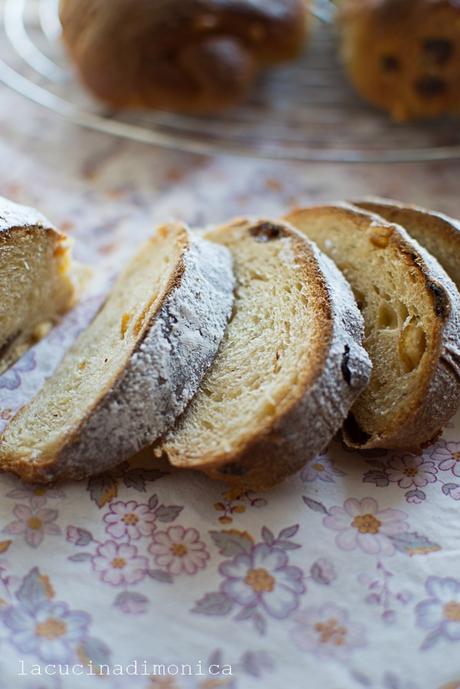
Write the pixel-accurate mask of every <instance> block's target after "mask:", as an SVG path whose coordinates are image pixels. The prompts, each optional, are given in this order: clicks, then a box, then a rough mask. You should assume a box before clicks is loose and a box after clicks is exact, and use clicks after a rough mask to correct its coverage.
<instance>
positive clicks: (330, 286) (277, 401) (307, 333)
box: [160, 220, 370, 489]
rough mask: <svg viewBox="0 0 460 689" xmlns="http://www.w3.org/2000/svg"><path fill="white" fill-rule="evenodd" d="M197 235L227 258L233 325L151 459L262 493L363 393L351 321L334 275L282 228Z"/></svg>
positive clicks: (362, 361)
mask: <svg viewBox="0 0 460 689" xmlns="http://www.w3.org/2000/svg"><path fill="white" fill-rule="evenodd" d="M206 237H207V238H208V239H210V240H212V241H213V242H217V243H219V244H221V245H224V246H226V247H227V248H228V249H229V250H230V251H231V253H232V256H233V261H234V269H235V274H236V284H237V288H236V297H235V306H234V311H233V317H232V320H231V322H230V324H229V326H228V329H227V333H226V335H225V338H224V341H223V343H222V346H221V348H220V351H219V353H218V356H217V358H216V361H215V363H214V366H212V368H211V369H210V371H209V373H208V375H207V376H206V378H205V380H204V381H203V384H202V386H201V389H200V391H199V393H198V394H197V395H196V397H195V398H194V400H193V401H192V403H191V404H190V406H189V407H188V409H187V411H186V412H185V414H184V415H183V416H182V418H181V419H180V420H179V422H178V424H177V425H176V427H175V428H174V429H173V430H172V431H171V432H170V433H168V434H167V436H166V438H165V440H164V441H163V443H162V444H161V448H160V449H161V450H162V451H163V452H164V453H165V454H166V456H167V457H168V458H169V460H170V462H171V463H172V464H173V465H175V466H177V467H182V468H191V469H200V470H201V471H204V472H205V473H207V474H208V475H209V476H211V477H213V478H221V479H222V478H223V479H225V480H226V481H227V482H229V483H236V484H243V485H245V486H250V487H252V488H255V489H263V488H267V487H269V486H271V485H273V484H275V483H277V482H279V481H280V480H281V479H282V478H284V477H286V476H287V475H289V474H291V473H293V472H294V471H296V470H297V469H299V468H300V467H301V466H302V465H303V464H305V462H306V461H308V460H309V459H312V458H313V457H314V456H315V455H316V454H318V452H320V451H321V450H322V449H323V448H324V447H325V446H326V445H327V444H328V442H329V441H330V439H331V438H332V436H333V435H334V434H335V433H336V432H337V431H338V430H339V428H340V427H341V425H342V423H343V421H344V419H345V418H346V416H347V413H348V410H349V409H350V407H351V405H352V403H353V401H354V400H355V399H356V397H357V396H358V394H359V393H360V392H361V391H362V390H363V388H364V386H365V385H366V383H367V381H368V378H369V372H370V365H369V360H368V357H367V355H366V353H365V352H364V350H363V348H362V346H361V339H362V320H361V317H360V315H359V312H358V310H357V308H356V305H355V303H354V300H353V296H352V293H351V290H350V288H349V286H348V285H347V283H346V282H345V280H344V278H343V276H342V275H341V274H340V273H339V271H338V270H337V268H336V267H335V266H334V265H333V263H332V262H331V261H330V260H329V259H328V258H327V257H326V256H324V255H323V254H321V252H320V251H318V249H317V248H316V247H315V246H314V245H313V244H312V243H311V242H309V241H306V240H305V239H304V238H303V237H302V236H301V235H299V234H298V233H296V232H295V230H293V229H292V228H291V227H289V226H288V225H287V224H286V223H283V222H272V221H268V220H256V221H248V220H240V221H236V222H234V223H232V224H230V225H227V226H224V227H220V228H219V229H217V230H214V231H212V232H210V233H209V234H207V235H206Z"/></svg>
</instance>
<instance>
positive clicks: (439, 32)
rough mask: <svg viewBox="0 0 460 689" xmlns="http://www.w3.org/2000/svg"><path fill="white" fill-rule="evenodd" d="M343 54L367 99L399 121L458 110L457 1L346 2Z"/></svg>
mask: <svg viewBox="0 0 460 689" xmlns="http://www.w3.org/2000/svg"><path fill="white" fill-rule="evenodd" d="M339 17H340V19H339V29H340V33H341V36H342V55H343V60H344V63H345V66H346V69H347V71H348V73H349V76H350V78H351V80H352V82H353V84H354V85H355V87H356V88H357V90H358V92H359V93H360V94H361V96H363V97H364V98H365V99H366V100H368V101H370V102H371V103H373V104H375V105H377V106H378V107H380V108H383V109H384V110H387V111H388V112H389V113H390V114H391V115H392V117H393V118H394V119H395V120H408V119H413V118H424V117H433V116H437V115H440V114H442V113H445V112H454V113H457V114H458V113H460V95H459V83H460V60H459V58H458V52H459V50H460V4H459V3H458V2H457V0H343V2H342V3H341V5H340V12H339Z"/></svg>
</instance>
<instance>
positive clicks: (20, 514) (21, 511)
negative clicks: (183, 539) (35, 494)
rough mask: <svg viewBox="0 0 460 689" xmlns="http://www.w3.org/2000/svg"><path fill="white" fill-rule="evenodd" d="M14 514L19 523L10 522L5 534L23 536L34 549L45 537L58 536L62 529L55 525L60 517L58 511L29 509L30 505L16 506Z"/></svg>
mask: <svg viewBox="0 0 460 689" xmlns="http://www.w3.org/2000/svg"><path fill="white" fill-rule="evenodd" d="M13 514H14V516H15V517H16V519H17V521H14V522H10V524H8V525H7V526H6V527H5V528H4V529H3V531H4V533H7V534H13V535H19V534H23V535H24V538H25V540H26V543H28V544H29V545H30V546H32V548H37V547H38V546H39V545H40V543H41V542H42V541H43V539H44V537H45V535H49V536H57V535H59V534H60V533H61V529H60V528H59V526H58V525H57V524H56V523H55V522H56V519H57V517H58V512H57V510H49V509H45V508H37V507H36V506H35V507H34V506H33V505H32V507H29V506H28V505H16V506H15V508H14V510H13Z"/></svg>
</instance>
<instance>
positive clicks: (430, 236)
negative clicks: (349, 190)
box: [353, 197, 460, 289]
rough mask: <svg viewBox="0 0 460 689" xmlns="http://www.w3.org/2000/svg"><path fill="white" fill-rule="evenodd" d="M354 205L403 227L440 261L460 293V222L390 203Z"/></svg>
mask: <svg viewBox="0 0 460 689" xmlns="http://www.w3.org/2000/svg"><path fill="white" fill-rule="evenodd" d="M353 203H354V205H356V206H358V207H359V208H363V209H364V210H368V211H370V212H371V213H377V214H378V215H381V216H382V217H383V218H385V220H387V221H388V222H394V223H397V224H398V225H402V226H403V227H404V229H406V230H407V231H408V232H409V234H410V235H411V236H412V237H413V238H414V239H416V240H417V241H418V242H420V244H421V245H422V246H424V247H425V248H426V249H428V251H429V252H430V253H431V254H432V255H433V256H434V257H435V258H436V259H437V260H438V261H439V263H440V264H441V265H442V267H443V268H444V270H445V271H446V273H447V274H448V275H449V276H450V277H451V278H452V280H453V281H454V282H455V284H456V286H457V289H460V222H459V221H458V220H455V219H454V218H450V217H449V216H447V215H444V214H443V213H436V212H434V211H429V210H427V209H426V208H421V207H420V206H415V205H407V204H403V203H400V202H398V201H394V200H392V199H380V198H377V197H376V198H372V197H369V198H365V199H360V200H359V201H353Z"/></svg>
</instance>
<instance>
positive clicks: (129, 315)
mask: <svg viewBox="0 0 460 689" xmlns="http://www.w3.org/2000/svg"><path fill="white" fill-rule="evenodd" d="M232 290H233V273H232V269H231V258H230V254H229V252H228V251H227V250H226V249H225V248H224V247H222V246H218V245H217V244H211V243H209V242H206V241H203V240H202V239H199V238H197V237H196V236H194V235H192V234H191V233H190V232H189V231H188V230H187V229H186V228H185V227H184V226H183V225H170V226H164V227H161V228H160V229H159V230H158V231H157V233H156V234H155V236H154V237H153V238H152V239H150V240H149V241H148V242H147V243H146V244H145V245H144V246H143V247H142V248H141V249H140V251H139V253H138V254H137V255H136V256H135V257H134V258H133V259H132V260H131V262H130V263H129V265H128V266H127V268H126V270H125V271H124V272H123V274H122V275H121V276H120V277H119V279H118V282H117V284H116V285H115V287H114V289H113V291H112V292H111V294H110V296H109V298H108V300H107V302H106V303H105V305H104V306H103V308H102V309H101V311H100V312H99V313H98V315H97V316H96V318H95V320H94V321H93V322H92V323H91V325H90V326H89V328H88V329H87V330H85V331H84V332H83V333H82V334H81V335H80V337H79V338H78V340H77V342H76V343H75V345H74V347H73V348H72V349H71V350H70V351H69V352H68V353H67V355H66V356H65V357H64V359H63V361H62V363H61V364H60V366H59V367H58V369H57V371H56V372H55V374H54V375H53V376H52V377H51V378H49V379H48V380H47V381H46V383H45V385H44V387H43V388H42V390H41V391H40V392H39V394H38V395H37V396H36V397H35V399H34V400H33V401H32V402H31V403H30V404H29V405H28V406H27V407H25V408H23V409H22V410H21V411H20V412H19V414H18V415H17V416H16V417H15V419H14V420H13V422H12V423H10V424H9V426H8V427H7V429H6V431H5V433H4V435H3V438H2V440H1V443H0V465H1V466H3V467H4V468H7V469H10V470H11V471H14V472H16V473H18V474H19V475H20V476H22V477H23V478H25V479H28V480H31V481H51V480H53V479H56V478H59V477H66V478H69V477H72V478H81V477H83V476H86V475H89V474H93V473H98V472H100V471H103V470H104V469H107V468H109V467H111V466H114V465H115V464H117V463H119V462H120V461H122V460H123V459H126V458H127V457H129V456H130V455H131V454H134V453H135V452H137V451H138V450H140V449H141V448H143V447H145V446H147V445H149V444H150V443H153V442H154V441H155V440H156V439H157V438H158V437H159V436H160V435H161V434H163V433H164V432H165V431H166V430H167V429H168V428H169V427H170V426H171V425H172V424H173V423H174V421H175V419H176V418H177V417H178V416H179V414H181V412H182V411H183V410H184V409H185V407H186V405H187V403H188V402H189V401H190V399H191V398H192V396H193V395H194V394H195V392H196V391H197V389H198V386H199V384H200V382H201V379H202V377H203V375H204V372H205V371H206V369H207V368H208V366H209V365H210V364H211V362H212V360H213V358H214V355H215V353H216V351H217V348H218V346H219V343H220V341H221V339H222V336H223V334H224V331H225V326H226V322H227V319H228V317H229V316H230V313H231V308H232V302H233V294H232Z"/></svg>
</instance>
